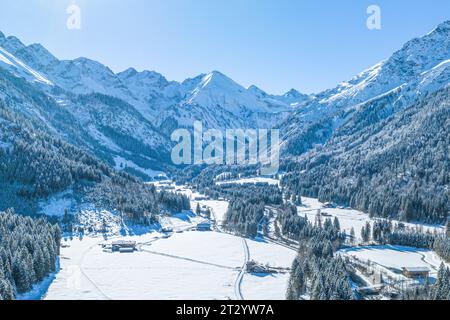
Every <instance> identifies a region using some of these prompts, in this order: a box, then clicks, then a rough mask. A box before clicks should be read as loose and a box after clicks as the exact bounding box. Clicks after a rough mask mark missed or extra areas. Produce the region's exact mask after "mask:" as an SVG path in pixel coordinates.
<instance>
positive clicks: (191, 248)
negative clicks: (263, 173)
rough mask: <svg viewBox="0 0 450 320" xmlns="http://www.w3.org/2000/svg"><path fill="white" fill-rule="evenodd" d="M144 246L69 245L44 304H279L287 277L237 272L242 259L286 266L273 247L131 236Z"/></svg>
mask: <svg viewBox="0 0 450 320" xmlns="http://www.w3.org/2000/svg"><path fill="white" fill-rule="evenodd" d="M130 238H131V239H135V240H136V241H138V243H145V244H143V245H142V247H141V248H140V250H142V251H139V252H135V253H131V254H125V253H108V252H104V251H102V248H101V246H100V245H99V244H100V243H102V242H103V241H104V240H103V239H102V238H90V237H86V238H84V239H83V240H82V241H80V240H79V239H74V240H72V241H69V242H68V244H69V245H70V247H68V248H63V249H62V253H61V272H60V273H59V274H58V275H57V276H56V279H55V280H54V282H53V283H52V285H51V286H50V288H49V290H48V293H47V295H46V297H45V298H46V299H238V298H239V297H238V296H236V295H237V294H238V295H239V291H240V290H242V292H241V294H242V296H243V297H244V298H245V299H253V298H254V299H256V298H258V299H284V296H285V290H286V285H287V279H288V275H287V274H276V275H269V276H264V277H263V276H257V275H249V274H246V275H245V276H244V277H243V279H242V283H239V282H238V278H239V273H240V270H241V268H242V266H243V265H244V262H245V261H246V259H248V258H250V259H254V260H257V261H260V262H263V263H269V262H270V263H272V265H276V266H279V267H289V266H290V265H291V263H292V261H293V259H294V257H295V252H294V251H292V250H289V249H286V248H283V247H280V246H277V245H273V244H268V243H258V242H256V241H251V240H248V248H249V257H248V258H246V255H245V249H244V246H243V240H242V239H241V238H239V237H235V236H231V235H227V234H221V233H217V232H205V233H202V232H196V231H187V232H184V233H176V234H174V235H173V237H171V238H168V239H163V238H160V235H159V234H156V233H155V234H151V235H147V236H142V237H130Z"/></svg>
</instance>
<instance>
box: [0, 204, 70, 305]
mask: <svg viewBox="0 0 450 320" xmlns="http://www.w3.org/2000/svg"><path fill="white" fill-rule="evenodd" d="M60 241H61V230H60V229H59V227H58V226H57V225H54V226H53V225H50V224H49V223H47V222H46V221H45V220H43V219H38V220H33V219H32V218H30V217H22V216H19V215H16V214H14V212H12V211H7V212H2V213H0V300H12V299H14V298H15V297H16V294H17V293H25V292H27V291H30V290H31V289H32V287H33V284H35V283H37V282H39V281H41V280H43V279H44V278H45V276H47V275H48V274H49V273H51V272H54V271H55V268H56V259H57V256H58V255H59V247H60Z"/></svg>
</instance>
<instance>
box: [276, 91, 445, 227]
mask: <svg viewBox="0 0 450 320" xmlns="http://www.w3.org/2000/svg"><path fill="white" fill-rule="evenodd" d="M449 96H450V87H448V86H447V87H446V88H445V89H442V90H440V91H438V92H436V93H433V94H429V95H426V96H423V97H420V98H418V99H417V101H416V103H415V104H414V105H413V106H411V107H409V108H406V109H405V110H403V111H399V112H397V113H395V114H391V113H390V112H389V111H388V110H386V106H387V105H388V103H387V102H386V103H368V104H366V105H364V106H362V107H361V108H360V109H359V110H358V112H357V114H356V115H353V117H352V120H351V121H349V122H347V123H346V124H345V125H344V126H342V127H341V128H339V129H338V130H337V131H336V133H335V134H334V135H333V137H332V138H331V139H330V141H329V142H328V143H326V144H325V145H324V146H320V147H316V148H315V149H314V150H313V151H311V152H309V153H307V154H305V155H304V156H302V157H300V158H299V159H296V160H295V161H291V162H290V163H289V164H288V165H287V166H286V170H287V171H288V173H287V174H286V175H285V176H284V178H283V185H284V186H286V187H287V188H288V189H290V190H291V191H292V192H295V193H299V194H302V195H305V196H314V197H319V199H320V200H323V201H335V202H337V203H340V204H346V205H350V206H351V207H353V208H357V209H361V210H364V211H366V212H369V213H370V215H372V216H382V217H391V218H400V219H403V220H405V221H414V220H419V221H425V222H439V223H444V222H445V221H446V219H447V216H448V215H449V211H450V201H449V200H450V194H449V192H450V191H449V183H450V153H449V146H450V100H449Z"/></svg>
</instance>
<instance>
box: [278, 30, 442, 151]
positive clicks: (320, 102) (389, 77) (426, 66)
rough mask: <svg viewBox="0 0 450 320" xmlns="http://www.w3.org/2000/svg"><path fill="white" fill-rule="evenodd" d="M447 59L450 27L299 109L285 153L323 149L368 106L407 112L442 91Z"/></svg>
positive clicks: (288, 132)
mask: <svg viewBox="0 0 450 320" xmlns="http://www.w3.org/2000/svg"><path fill="white" fill-rule="evenodd" d="M449 59H450V21H446V22H444V23H442V24H440V25H439V26H438V27H437V28H436V29H434V30H433V31H432V32H430V33H428V34H426V35H424V36H423V37H420V38H416V39H413V40H411V41H409V42H407V43H406V44H405V45H404V46H403V48H401V49H400V50H399V51H397V52H395V53H394V54H393V55H392V56H391V57H390V58H389V59H387V60H384V61H382V62H380V63H378V64H377V65H375V66H373V67H372V68H369V69H368V70H366V71H364V72H362V73H361V74H359V75H357V76H356V77H354V78H353V79H351V80H350V81H348V82H343V83H341V84H339V85H338V86H336V87H335V88H333V89H330V90H326V91H324V92H321V93H319V94H317V95H316V96H314V98H312V99H310V101H306V102H305V103H302V104H300V105H299V106H298V107H297V108H296V110H295V111H294V112H293V114H292V116H291V117H289V119H288V120H287V121H286V122H284V123H283V124H282V125H281V126H280V127H281V128H287V130H286V131H285V132H284V133H285V135H284V139H285V142H286V146H287V149H288V150H289V151H290V153H292V154H301V153H303V152H305V151H307V150H309V149H310V148H311V147H313V146H314V145H315V144H317V143H319V144H323V143H325V142H326V141H327V140H328V139H329V138H330V137H331V135H332V134H333V132H334V131H335V130H336V129H337V128H339V127H340V126H342V125H343V124H344V123H345V122H346V121H348V120H349V119H351V116H352V114H353V113H354V112H355V111H357V110H358V109H359V108H361V107H362V106H364V105H370V104H375V103H377V101H382V100H385V102H384V103H385V108H384V111H385V113H386V115H387V114H391V113H393V112H395V111H398V110H399V109H402V108H405V107H407V106H408V105H409V104H410V103H411V102H412V101H414V100H415V99H416V98H417V96H420V95H424V94H426V93H430V92H434V91H436V90H437V89H440V88H443V87H444V86H446V85H448V83H449V82H450V69H449V62H450V60H449ZM388 97H389V99H390V100H389V101H386V99H387V98H388Z"/></svg>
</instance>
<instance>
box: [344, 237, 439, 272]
mask: <svg viewBox="0 0 450 320" xmlns="http://www.w3.org/2000/svg"><path fill="white" fill-rule="evenodd" d="M339 254H342V255H349V256H353V257H356V258H358V259H360V260H363V261H371V262H374V263H376V264H377V265H378V266H380V267H383V268H387V269H396V270H399V271H401V270H402V268H403V267H426V268H428V269H429V270H430V276H431V277H434V278H435V277H436V275H437V271H438V270H439V266H440V265H441V263H442V262H443V260H442V259H440V258H439V257H438V256H437V254H436V253H435V252H433V251H431V250H426V249H418V248H412V247H404V246H395V245H384V246H382V245H380V246H363V247H354V248H350V249H344V250H341V251H339Z"/></svg>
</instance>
